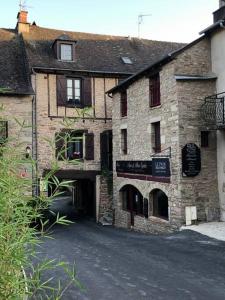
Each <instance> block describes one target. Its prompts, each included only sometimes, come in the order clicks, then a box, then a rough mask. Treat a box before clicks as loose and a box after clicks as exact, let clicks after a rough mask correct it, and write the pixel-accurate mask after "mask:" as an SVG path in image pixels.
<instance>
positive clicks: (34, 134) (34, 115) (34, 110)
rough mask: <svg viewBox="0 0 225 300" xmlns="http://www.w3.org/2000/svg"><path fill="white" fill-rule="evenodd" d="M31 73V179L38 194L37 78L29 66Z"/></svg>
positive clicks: (35, 192)
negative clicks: (32, 86) (33, 80)
mask: <svg viewBox="0 0 225 300" xmlns="http://www.w3.org/2000/svg"><path fill="white" fill-rule="evenodd" d="M31 70H32V74H34V75H35V83H34V93H35V94H34V97H33V101H32V102H33V103H32V106H33V107H32V127H33V132H32V139H33V149H35V151H34V153H33V159H34V161H35V174H34V176H33V180H34V182H35V189H34V195H35V196H37V195H38V176H37V173H38V166H37V158H38V155H37V151H38V146H37V100H36V86H37V78H36V74H37V73H36V72H35V71H34V69H33V68H31Z"/></svg>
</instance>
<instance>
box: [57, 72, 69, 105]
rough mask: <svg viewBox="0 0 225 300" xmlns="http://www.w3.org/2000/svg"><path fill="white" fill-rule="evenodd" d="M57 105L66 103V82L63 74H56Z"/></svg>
mask: <svg viewBox="0 0 225 300" xmlns="http://www.w3.org/2000/svg"><path fill="white" fill-rule="evenodd" d="M56 93H57V105H58V106H65V105H66V103H67V82H66V77H65V76H64V75H57V76H56Z"/></svg>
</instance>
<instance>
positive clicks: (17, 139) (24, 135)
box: [0, 95, 33, 178]
mask: <svg viewBox="0 0 225 300" xmlns="http://www.w3.org/2000/svg"><path fill="white" fill-rule="evenodd" d="M32 98H33V97H32V96H16V95H15V96H0V106H1V107H2V110H1V111H0V117H1V119H2V120H5V121H7V122H8V140H9V147H12V150H13V149H14V147H17V148H16V150H15V151H20V152H21V156H24V157H25V154H26V147H30V148H31V149H32V146H33V144H32V143H33V140H32ZM20 124H23V125H24V126H21V125H20ZM18 147H19V148H18ZM22 158H23V157H21V159H22ZM19 175H20V176H24V177H28V178H31V177H32V167H31V165H30V164H24V165H23V166H22V167H21V170H20V174H19Z"/></svg>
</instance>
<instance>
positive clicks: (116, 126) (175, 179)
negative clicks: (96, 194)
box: [113, 39, 219, 232]
mask: <svg viewBox="0 0 225 300" xmlns="http://www.w3.org/2000/svg"><path fill="white" fill-rule="evenodd" d="M210 57H211V53H210V43H209V40H207V39H205V40H200V41H199V42H198V43H196V44H193V46H192V47H190V48H188V49H186V50H185V51H184V52H183V53H181V54H179V55H178V57H177V58H176V59H175V60H173V61H172V62H170V63H168V64H166V65H164V66H163V67H162V69H161V71H160V92H161V105H160V106H158V107H155V108H150V107H149V79H148V78H147V77H143V78H141V79H139V80H137V81H136V82H134V83H133V84H132V85H131V86H129V88H128V90H127V95H128V104H127V105H128V112H127V117H125V118H121V117H120V94H119V93H116V94H115V95H114V97H113V103H114V106H113V155H114V207H115V211H116V218H115V220H116V226H122V227H129V224H128V223H129V216H128V217H127V214H128V215H129V213H128V212H124V211H123V210H122V201H121V196H120V189H121V188H122V187H123V186H125V185H126V184H131V185H133V186H135V187H136V188H137V189H138V190H139V191H140V193H141V194H142V196H143V197H144V198H147V199H149V204H150V205H149V207H150V206H151V201H152V199H151V197H150V192H151V191H152V190H154V189H155V188H157V189H161V190H162V191H164V192H165V194H166V195H167V196H168V202H169V221H168V222H165V221H162V220H160V219H158V218H153V217H152V216H151V212H150V215H149V218H148V219H145V218H142V217H140V216H136V217H135V222H134V229H136V230H142V231H148V232H158V231H159V232H162V231H163V230H165V231H166V232H168V231H170V230H174V229H175V228H177V227H179V226H180V225H182V224H184V222H185V213H184V208H185V206H188V205H196V206H197V210H198V218H199V220H200V221H204V220H213V219H217V218H218V208H219V207H218V192H217V168H216V143H215V141H216V136H215V133H214V132H211V133H210V147H209V148H205V149H204V148H202V149H201V153H202V171H201V173H200V175H198V176H197V177H192V178H186V177H183V176H182V162H181V150H182V147H183V146H184V145H185V144H186V143H189V142H191V143H195V144H197V145H198V146H200V134H201V130H206V127H205V123H204V122H203V120H202V119H201V105H202V104H203V103H204V97H206V96H208V95H210V94H213V92H214V89H215V82H214V81H201V80H200V81H193V80H188V81H177V80H176V78H175V75H176V74H179V75H205V74H209V73H211V59H210ZM158 121H160V126H161V148H162V150H164V149H167V148H169V147H171V159H170V163H171V182H170V183H162V182H151V181H144V180H138V179H128V178H121V177H117V174H116V165H115V163H116V161H117V160H150V159H151V154H152V144H151V134H152V132H151V131H152V126H151V125H152V123H154V122H158ZM125 128H127V134H128V153H127V155H123V154H122V151H121V133H120V131H121V129H125ZM165 153H166V152H165ZM167 153H168V152H167ZM124 215H125V216H126V218H127V219H126V218H125V217H124ZM157 219H158V220H157ZM126 220H127V222H128V223H126Z"/></svg>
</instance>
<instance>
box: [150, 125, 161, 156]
mask: <svg viewBox="0 0 225 300" xmlns="http://www.w3.org/2000/svg"><path fill="white" fill-rule="evenodd" d="M152 145H153V146H152V149H153V151H154V152H155V153H158V152H161V133H160V122H155V123H152Z"/></svg>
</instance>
